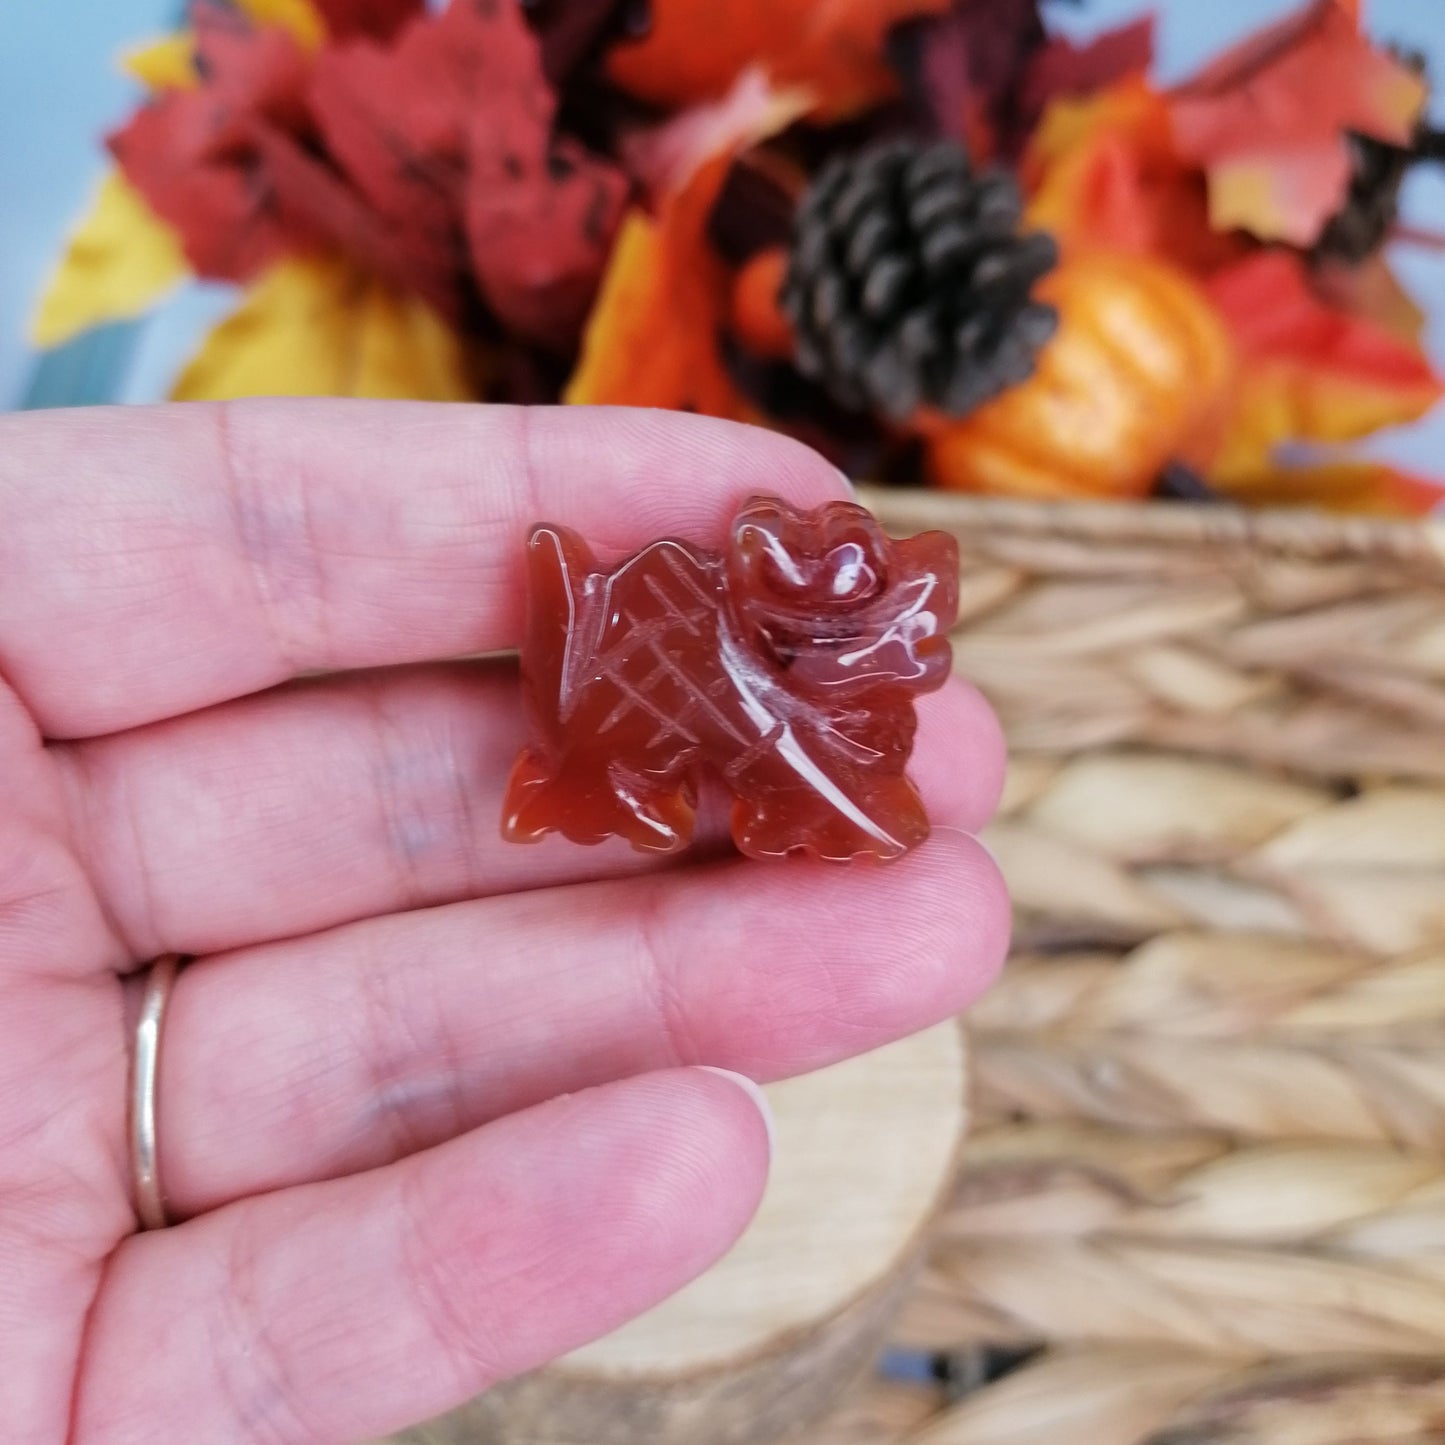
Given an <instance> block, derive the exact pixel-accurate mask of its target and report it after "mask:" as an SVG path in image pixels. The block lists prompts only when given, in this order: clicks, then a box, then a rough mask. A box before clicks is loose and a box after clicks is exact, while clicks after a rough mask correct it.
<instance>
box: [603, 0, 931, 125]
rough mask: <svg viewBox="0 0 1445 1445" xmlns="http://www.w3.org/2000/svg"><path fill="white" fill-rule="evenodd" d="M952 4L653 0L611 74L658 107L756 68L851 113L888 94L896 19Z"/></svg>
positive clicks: (690, 99)
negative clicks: (641, 33)
mask: <svg viewBox="0 0 1445 1445" xmlns="http://www.w3.org/2000/svg"><path fill="white" fill-rule="evenodd" d="M948 6H949V0H653V5H652V28H651V30H650V31H649V32H648V34H647V36H646V37H645V38H644V39H642V40H640V41H636V42H632V43H623V44H619V45H616V46H614V47H613V49H612V51H611V53H610V54H609V56H608V60H607V70H608V73H609V74H610V76H611V77H612V79H613V80H614V81H616V82H617V84H618V85H620V86H622V88H623V89H625V90H628V91H630V92H631V93H632V94H633V95H636V96H639V97H640V98H641V99H643V100H649V101H652V102H654V103H656V104H658V105H667V106H684V105H691V104H694V103H695V102H697V101H700V100H711V99H715V98H716V97H718V96H720V95H722V94H724V92H726V91H727V89H728V87H729V86H730V85H731V84H732V82H733V79H734V77H735V76H737V74H738V73H739V72H740V71H741V70H742V69H743V68H744V67H745V66H747V65H748V64H750V63H752V62H757V63H759V64H761V65H762V67H763V68H764V69H765V70H766V71H767V72H768V74H769V76H770V77H771V78H772V80H773V81H774V83H775V84H777V85H779V86H789V85H803V86H806V87H807V88H808V89H809V90H811V91H813V92H814V94H815V95H816V96H817V97H818V104H819V108H820V110H822V111H824V112H826V113H827V114H830V115H841V114H846V113H848V112H850V111H854V110H858V109H861V108H862V107H864V106H867V105H869V104H871V103H873V102H874V101H877V100H881V99H883V98H884V97H886V96H888V95H891V94H892V93H893V90H894V88H895V81H894V77H893V73H892V71H891V70H890V69H889V68H888V66H887V64H886V63H885V61H884V58H883V46H884V42H885V40H886V38H887V35H888V32H889V31H890V30H891V29H892V28H893V26H894V25H896V24H898V23H899V22H900V21H903V20H909V19H912V18H913V17H915V16H918V15H933V14H939V13H941V12H942V11H944V10H947V9H948Z"/></svg>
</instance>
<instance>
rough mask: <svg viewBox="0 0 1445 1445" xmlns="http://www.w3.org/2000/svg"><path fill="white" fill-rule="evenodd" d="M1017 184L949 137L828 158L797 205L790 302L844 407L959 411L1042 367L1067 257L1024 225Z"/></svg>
mask: <svg viewBox="0 0 1445 1445" xmlns="http://www.w3.org/2000/svg"><path fill="white" fill-rule="evenodd" d="M1021 209H1022V205H1021V201H1020V198H1019V193H1018V188H1017V187H1016V185H1015V184H1014V182H1013V180H1012V178H1011V177H1009V176H1008V175H1006V174H1004V173H1002V172H985V173H983V174H975V173H974V172H973V170H972V169H971V167H970V166H969V163H968V158H967V157H966V156H965V155H964V153H963V151H962V150H961V149H959V147H958V146H956V145H954V144H953V143H951V142H942V143H934V142H929V143H919V142H914V141H894V142H889V143H886V144H883V145H878V146H873V147H870V148H869V149H867V150H864V151H860V152H858V153H857V154H854V155H850V156H846V157H842V158H837V159H834V160H832V161H830V162H829V163H828V164H827V165H825V166H824V167H823V169H822V170H821V172H820V173H819V175H818V177H817V179H816V181H815V182H814V183H813V184H812V186H810V187H809V189H808V191H807V193H806V195H805V196H804V197H803V200H802V202H801V204H800V206H799V210H798V215H797V221H796V225H795V231H794V240H793V248H792V254H791V256H790V259H789V265H788V273H787V277H786V279H785V280H784V283H783V290H782V303H783V307H784V309H785V310H786V311H787V313H788V316H789V318H790V320H791V321H792V323H793V329H794V333H795V338H796V351H795V360H796V362H797V365H798V369H799V370H800V371H802V372H803V373H804V374H805V375H807V376H810V377H812V378H813V379H814V380H816V381H818V382H820V383H821V384H822V385H823V386H825V387H826V388H827V390H828V391H830V392H831V393H832V394H833V396H834V397H836V398H837V400H838V401H840V402H841V403H843V405H845V406H848V407H852V408H854V409H856V410H863V409H872V410H875V411H879V412H882V413H883V414H884V415H886V416H889V417H892V418H895V419H902V418H904V417H907V416H909V415H910V414H912V413H913V412H914V411H915V410H916V409H917V408H918V407H919V406H920V405H922V404H925V403H926V404H928V405H931V406H934V407H937V408H939V409H940V410H942V411H944V412H947V413H948V414H950V415H952V416H962V415H964V414H965V413H967V412H970V411H972V410H973V409H974V408H975V407H978V406H980V405H981V404H982V403H983V402H985V401H987V400H988V399H989V398H990V397H993V396H995V395H997V394H998V393H999V392H1001V391H1003V390H1004V389H1005V388H1006V387H1009V386H1012V385H1014V384H1015V383H1017V382H1020V381H1023V380H1024V379H1025V378H1026V377H1028V376H1029V375H1030V374H1031V373H1032V372H1033V369H1034V359H1035V356H1036V355H1037V353H1038V350H1039V348H1040V347H1041V346H1042V345H1043V344H1044V342H1046V341H1047V340H1048V339H1049V337H1050V336H1052V335H1053V333H1054V330H1055V328H1056V327H1057V325H1058V313H1057V312H1056V311H1055V310H1054V309H1053V307H1051V306H1046V305H1043V304H1042V303H1040V302H1037V301H1033V300H1031V299H1030V295H1029V293H1030V290H1031V288H1032V287H1033V285H1034V283H1035V282H1036V281H1037V280H1038V279H1039V278H1040V277H1041V276H1043V275H1044V274H1045V273H1046V272H1047V271H1049V270H1051V269H1052V268H1053V266H1054V265H1055V263H1056V262H1057V260H1058V248H1057V247H1056V246H1055V244H1054V241H1053V238H1052V237H1050V236H1047V235H1044V234H1042V233H1036V234H1032V235H1025V236H1021V235H1019V233H1018V225H1019V217H1020V212H1021Z"/></svg>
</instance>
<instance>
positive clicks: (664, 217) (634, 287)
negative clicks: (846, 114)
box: [563, 155, 750, 420]
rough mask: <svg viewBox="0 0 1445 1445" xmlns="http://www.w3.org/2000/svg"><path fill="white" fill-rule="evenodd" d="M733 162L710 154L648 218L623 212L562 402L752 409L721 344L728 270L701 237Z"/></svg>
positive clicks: (736, 413)
mask: <svg viewBox="0 0 1445 1445" xmlns="http://www.w3.org/2000/svg"><path fill="white" fill-rule="evenodd" d="M730 164H731V157H730V156H728V155H721V156H715V157H714V158H713V159H712V160H710V161H708V162H707V163H706V164H705V165H704V166H702V167H701V168H700V169H699V170H697V171H696V172H694V174H693V176H692V179H691V180H690V181H689V182H688V183H687V185H686V186H685V187H684V188H683V189H682V190H681V191H679V192H677V193H675V194H673V195H671V196H669V197H667V198H666V199H665V200H664V201H663V203H662V206H661V207H660V209H659V212H658V215H657V217H656V218H655V219H654V218H653V217H651V216H649V215H647V214H646V212H644V211H642V210H633V211H630V212H629V213H628V215H627V217H626V219H625V220H624V221H623V223H622V229H621V231H620V232H619V233H618V236H617V242H616V244H615V245H614V246H613V249H612V259H611V262H610V263H609V265H608V268H607V274H606V276H605V277H604V278H603V282H602V290H601V292H600V293H599V294H598V297H597V304H596V306H595V307H594V308H593V311H592V316H591V319H590V320H589V321H588V323H587V330H586V333H585V334H584V336H583V340H582V356H581V359H580V361H579V362H578V366H577V370H576V371H575V372H574V374H573V376H572V379H571V381H570V382H568V384H567V389H566V392H565V393H564V395H563V400H564V401H568V402H573V403H577V404H582V405H611V406H653V407H666V408H667V409H669V410H672V411H692V412H701V413H703V414H705V415H707V416H721V417H729V418H732V419H734V420H744V419H748V418H749V416H750V408H749V406H748V404H747V402H746V400H745V399H744V397H743V396H742V394H741V392H739V391H738V389H737V387H736V386H735V385H734V383H733V380H732V377H731V376H730V375H729V374H728V371H727V368H726V366H724V364H723V360H722V355H721V352H720V349H719V344H718V343H719V333H720V331H721V329H722V326H723V324H724V318H725V316H726V314H727V310H728V306H729V303H730V299H731V297H730V284H731V277H730V275H729V272H728V268H727V267H726V266H725V265H724V264H723V262H722V260H721V258H720V257H718V256H717V254H716V253H715V252H714V251H713V250H712V248H711V246H710V245H709V244H708V240H707V224H708V214H709V212H710V211H711V209H712V207H713V204H714V202H715V201H716V200H717V196H718V192H719V190H720V189H721V187H722V183H723V179H724V177H725V176H726V174H727V168H728V166H729V165H730Z"/></svg>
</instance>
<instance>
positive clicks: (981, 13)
mask: <svg viewBox="0 0 1445 1445" xmlns="http://www.w3.org/2000/svg"><path fill="white" fill-rule="evenodd" d="M1046 40H1047V36H1046V35H1045V33H1044V25H1043V21H1042V20H1040V18H1039V7H1038V0H954V3H953V6H952V8H951V9H950V10H949V11H948V12H947V13H946V14H943V15H939V16H933V17H929V18H927V19H922V20H912V21H908V22H906V23H904V24H903V25H900V26H898V27H897V29H896V30H895V31H894V32H893V36H892V38H891V40H890V42H889V58H890V59H891V60H892V61H893V64H894V66H895V67H896V68H897V70H898V71H899V73H900V74H901V75H902V77H903V86H904V93H905V94H906V95H907V97H908V99H909V101H910V103H911V104H912V105H913V107H914V108H915V109H916V110H917V111H918V112H919V113H920V115H921V116H922V118H923V120H924V123H925V125H926V126H927V128H928V129H929V130H931V131H933V132H935V133H937V134H939V135H945V136H950V137H952V138H953V139H955V140H958V141H960V142H962V143H963V144H964V145H965V146H966V147H968V149H969V150H970V151H971V152H972V153H973V154H974V156H975V158H976V159H979V160H987V159H995V158H998V159H1008V160H1011V159H1014V158H1016V156H1017V155H1018V153H1019V150H1020V149H1021V148H1022V146H1023V143H1024V141H1025V140H1026V139H1027V136H1028V132H1029V131H1030V130H1031V129H1032V126H1033V123H1034V121H1035V120H1036V119H1037V118H1038V113H1037V110H1032V111H1030V110H1027V109H1026V108H1025V107H1026V99H1025V96H1024V80H1025V76H1026V75H1027V73H1028V70H1029V67H1030V65H1031V63H1032V61H1033V59H1034V57H1035V55H1036V54H1037V53H1038V52H1039V51H1040V50H1042V48H1043V47H1044V45H1045V43H1046Z"/></svg>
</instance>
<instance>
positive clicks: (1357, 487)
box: [1223, 458, 1445, 518]
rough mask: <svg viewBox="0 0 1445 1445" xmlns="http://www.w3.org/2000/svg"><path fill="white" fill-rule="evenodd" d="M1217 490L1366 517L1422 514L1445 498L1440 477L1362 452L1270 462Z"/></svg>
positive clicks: (1258, 503)
mask: <svg viewBox="0 0 1445 1445" xmlns="http://www.w3.org/2000/svg"><path fill="white" fill-rule="evenodd" d="M1223 490H1224V491H1226V492H1227V494H1228V495H1229V497H1230V498H1231V499H1232V500H1234V501H1236V502H1242V503H1244V504H1245V505H1246V506H1251V507H1316V508H1319V509H1320V510H1322V511H1326V512H1344V513H1353V514H1358V515H1363V516H1371V517H1396V518H1412V517H1424V516H1427V515H1428V514H1429V513H1430V512H1432V511H1433V510H1434V509H1435V508H1436V507H1438V506H1441V505H1442V504H1445V485H1442V484H1441V483H1440V482H1431V481H1427V480H1426V479H1425V478H1423V477H1416V476H1412V475H1411V474H1410V473H1408V472H1402V471H1399V470H1398V469H1397V468H1395V467H1392V466H1389V465H1387V464H1386V463H1384V462H1376V461H1369V460H1366V459H1363V458H1346V459H1343V460H1339V461H1330V462H1322V463H1319V464H1316V465H1311V466H1297V467H1290V466H1281V467H1273V468H1269V469H1267V470H1265V471H1263V472H1259V473H1256V474H1252V475H1249V476H1241V477H1236V478H1234V479H1232V480H1231V481H1230V482H1229V483H1228V484H1227V485H1226V486H1225V487H1224V488H1223Z"/></svg>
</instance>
